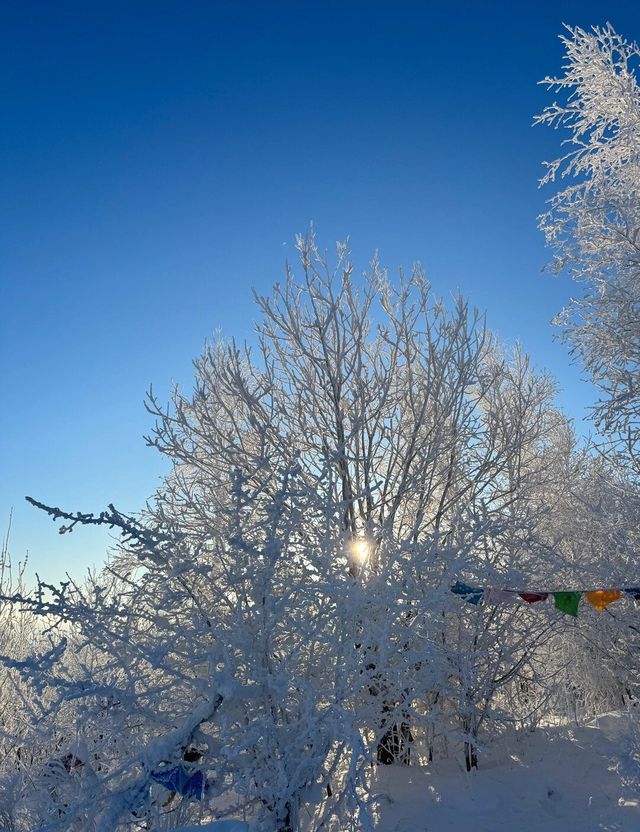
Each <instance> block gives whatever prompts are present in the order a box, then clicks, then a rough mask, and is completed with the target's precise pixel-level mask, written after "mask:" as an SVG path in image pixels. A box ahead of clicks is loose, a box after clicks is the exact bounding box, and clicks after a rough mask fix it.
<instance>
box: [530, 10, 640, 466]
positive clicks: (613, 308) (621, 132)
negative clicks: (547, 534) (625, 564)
mask: <svg viewBox="0 0 640 832" xmlns="http://www.w3.org/2000/svg"><path fill="white" fill-rule="evenodd" d="M562 41H563V43H564V46H565V49H566V59H565V64H564V74H563V75H561V76H559V77H548V78H546V79H545V80H544V82H543V83H545V84H547V85H548V86H549V87H550V88H553V89H555V90H557V91H559V92H561V93H562V96H563V97H562V100H561V101H560V102H559V103H558V102H554V103H553V104H551V105H550V106H548V107H546V108H545V110H544V112H543V113H542V115H540V116H538V117H537V119H536V122H537V123H541V124H547V125H551V126H553V127H556V128H557V127H562V128H565V129H566V130H568V133H569V135H568V137H567V139H566V140H565V145H566V146H567V151H566V153H565V154H564V155H563V156H561V157H560V158H558V159H556V160H555V161H553V162H549V163H546V164H547V173H546V175H545V177H544V178H543V180H542V182H543V183H548V182H553V181H555V180H556V179H557V177H558V175H561V176H562V177H571V178H573V179H574V180H575V181H574V183H573V184H570V185H567V186H566V187H564V188H562V189H560V190H559V191H557V192H556V194H555V195H554V196H553V197H552V198H551V200H550V209H549V211H548V212H547V213H545V214H544V215H543V217H542V219H541V228H542V230H543V231H544V233H545V235H546V238H547V242H548V243H549V244H550V245H551V246H552V248H553V249H554V251H555V255H554V262H553V268H554V269H555V270H556V271H561V270H563V269H567V270H568V271H569V273H570V274H571V276H572V277H573V279H574V280H575V281H576V282H577V283H578V284H579V286H580V294H579V295H578V296H577V297H576V298H574V299H573V300H572V301H571V302H570V303H569V304H568V306H567V307H566V308H565V309H564V310H563V312H562V313H561V314H560V315H559V316H558V323H559V324H560V325H561V326H562V327H563V332H564V335H565V337H566V339H567V341H568V343H569V344H570V345H571V348H572V350H573V351H574V353H575V354H576V355H577V356H579V358H580V359H581V361H582V362H583V364H584V366H585V367H586V369H587V370H588V372H589V374H590V376H591V378H592V380H593V382H594V383H595V384H596V386H597V388H598V389H599V391H600V393H601V399H600V401H599V402H598V404H597V406H596V407H595V409H594V415H595V421H596V425H597V427H598V429H599V430H600V432H601V433H602V434H603V435H604V436H605V437H606V442H605V447H606V448H607V450H608V451H609V453H610V456H611V458H612V459H613V458H615V459H616V461H617V462H618V463H619V464H622V465H625V466H626V467H628V468H629V469H630V470H631V471H632V472H633V473H634V474H635V476H638V475H639V474H640V86H639V85H638V80H637V66H638V58H639V57H640V51H639V49H638V46H637V45H636V44H635V43H631V42H629V41H627V40H625V39H624V38H623V37H621V36H620V35H618V34H617V33H616V32H615V31H614V30H613V28H612V27H611V26H610V25H607V26H605V27H604V28H598V27H595V28H593V29H592V30H591V31H584V30H583V29H580V28H569V29H568V34H567V35H566V36H565V37H563V38H562Z"/></svg>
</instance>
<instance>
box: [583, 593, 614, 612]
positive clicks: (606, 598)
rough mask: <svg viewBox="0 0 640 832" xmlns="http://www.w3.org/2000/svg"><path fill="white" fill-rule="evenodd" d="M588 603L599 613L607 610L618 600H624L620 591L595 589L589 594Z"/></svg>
mask: <svg viewBox="0 0 640 832" xmlns="http://www.w3.org/2000/svg"><path fill="white" fill-rule="evenodd" d="M586 595H587V601H588V602H589V603H590V604H591V606H592V607H595V608H596V609H597V610H598V612H602V611H603V610H605V609H606V608H607V607H608V606H609V604H613V602H614V601H617V600H618V598H622V593H621V592H620V590H619V589H594V590H593V591H591V592H587V593H586Z"/></svg>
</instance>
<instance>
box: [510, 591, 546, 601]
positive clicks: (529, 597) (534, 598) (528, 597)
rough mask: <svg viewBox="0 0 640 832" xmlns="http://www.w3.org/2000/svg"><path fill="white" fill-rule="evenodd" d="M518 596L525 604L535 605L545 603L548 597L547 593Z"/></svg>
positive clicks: (520, 593) (521, 593)
mask: <svg viewBox="0 0 640 832" xmlns="http://www.w3.org/2000/svg"><path fill="white" fill-rule="evenodd" d="M518 595H519V596H520V597H521V598H522V600H523V601H526V602H527V604H535V603H536V602H537V601H546V600H547V598H548V597H549V593H548V592H519V593H518Z"/></svg>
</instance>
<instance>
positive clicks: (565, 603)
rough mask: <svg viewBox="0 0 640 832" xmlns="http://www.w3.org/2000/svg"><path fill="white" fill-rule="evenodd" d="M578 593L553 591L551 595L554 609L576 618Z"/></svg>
mask: <svg viewBox="0 0 640 832" xmlns="http://www.w3.org/2000/svg"><path fill="white" fill-rule="evenodd" d="M580 595H581V593H580V592H554V593H553V597H554V600H555V602H556V609H557V610H560V611H561V612H565V613H566V614H567V615H572V616H573V617H574V618H576V617H577V615H578V604H579V603H580Z"/></svg>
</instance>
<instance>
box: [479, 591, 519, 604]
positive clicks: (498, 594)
mask: <svg viewBox="0 0 640 832" xmlns="http://www.w3.org/2000/svg"><path fill="white" fill-rule="evenodd" d="M517 600H518V593H517V592H514V591H513V590H511V589H485V591H484V596H483V598H482V603H483V604H509V603H511V604H513V603H515V602H516V601H517Z"/></svg>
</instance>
